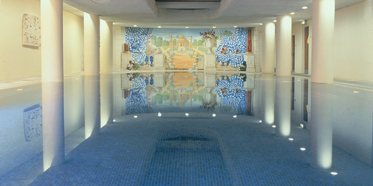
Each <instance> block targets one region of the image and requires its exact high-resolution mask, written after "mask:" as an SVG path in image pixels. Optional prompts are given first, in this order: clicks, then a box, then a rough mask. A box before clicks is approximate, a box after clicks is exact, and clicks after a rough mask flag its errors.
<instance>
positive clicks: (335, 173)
mask: <svg viewBox="0 0 373 186" xmlns="http://www.w3.org/2000/svg"><path fill="white" fill-rule="evenodd" d="M330 174H332V175H333V176H336V175H338V173H337V172H331V173H330Z"/></svg>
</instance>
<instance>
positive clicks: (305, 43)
mask: <svg viewBox="0 0 373 186" xmlns="http://www.w3.org/2000/svg"><path fill="white" fill-rule="evenodd" d="M309 41H310V37H309V27H308V26H307V27H305V28H304V73H305V74H308V51H309V48H308V46H309Z"/></svg>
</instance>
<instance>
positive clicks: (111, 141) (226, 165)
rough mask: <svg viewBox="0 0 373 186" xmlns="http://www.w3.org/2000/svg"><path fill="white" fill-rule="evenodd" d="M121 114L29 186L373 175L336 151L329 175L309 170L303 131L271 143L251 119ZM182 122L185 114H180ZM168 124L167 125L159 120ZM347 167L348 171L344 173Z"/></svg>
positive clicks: (302, 180) (282, 181)
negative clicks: (132, 115) (120, 119)
mask: <svg viewBox="0 0 373 186" xmlns="http://www.w3.org/2000/svg"><path fill="white" fill-rule="evenodd" d="M155 115H156V114H155V113H154V114H144V115H139V118H137V119H134V118H133V117H130V116H127V117H124V118H122V122H118V123H112V124H109V125H107V126H105V127H104V128H102V131H101V134H100V135H97V136H92V137H91V138H89V139H87V140H86V141H84V142H83V143H82V144H81V145H79V146H78V147H77V148H76V149H74V150H73V151H72V152H71V153H70V154H68V155H67V157H66V163H64V164H63V165H60V166H56V167H53V168H50V169H49V170H47V171H46V172H45V173H43V174H42V175H40V176H39V177H38V178H37V179H36V180H35V181H34V182H33V183H32V184H31V185H369V184H370V183H373V182H372V181H373V178H372V177H371V176H370V175H372V173H373V170H372V168H371V167H369V166H368V165H365V164H364V163H362V162H359V161H358V160H356V159H353V158H352V157H351V156H349V155H348V154H346V153H344V152H343V151H341V150H339V149H337V148H335V149H333V150H334V154H335V157H333V169H337V170H338V172H339V175H337V176H333V175H331V174H330V173H329V172H328V171H324V170H319V169H315V168H312V167H310V154H309V151H307V150H306V151H300V150H299V148H300V147H305V148H306V149H309V144H308V137H309V134H308V132H307V130H304V129H299V127H296V126H293V128H292V131H293V132H292V135H291V137H293V138H294V141H289V140H288V139H287V138H283V137H278V136H276V135H275V134H274V129H273V128H272V127H271V126H268V125H265V124H262V123H259V122H258V119H257V118H255V117H249V116H239V117H237V118H236V119H231V118H232V117H231V115H229V116H228V115H223V114H222V115H218V116H217V117H216V118H214V119H198V118H200V117H203V116H206V114H201V113H190V117H196V119H187V120H183V119H179V118H181V117H183V116H182V115H180V113H179V114H178V113H170V114H163V115H162V116H165V117H169V118H170V117H171V118H172V117H174V118H175V119H169V118H168V119H163V118H158V117H156V116H155ZM184 117H185V116H184ZM165 120H167V122H165ZM345 166H347V167H349V169H344V167H345Z"/></svg>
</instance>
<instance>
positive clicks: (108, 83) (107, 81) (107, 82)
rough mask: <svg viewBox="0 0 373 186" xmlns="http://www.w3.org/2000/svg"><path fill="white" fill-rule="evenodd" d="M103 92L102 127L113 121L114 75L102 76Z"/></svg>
mask: <svg viewBox="0 0 373 186" xmlns="http://www.w3.org/2000/svg"><path fill="white" fill-rule="evenodd" d="M100 89H101V90H100V92H101V127H103V126H105V125H106V124H108V123H110V122H112V121H113V110H114V106H113V102H114V101H113V100H114V98H113V95H114V92H113V77H112V75H107V74H105V75H101V76H100Z"/></svg>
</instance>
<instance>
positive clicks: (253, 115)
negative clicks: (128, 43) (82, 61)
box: [0, 72, 373, 185]
mask: <svg viewBox="0 0 373 186" xmlns="http://www.w3.org/2000/svg"><path fill="white" fill-rule="evenodd" d="M97 85H98V86H97ZM43 86H44V85H43ZM44 87H46V86H44ZM63 87H64V92H63V106H64V116H63V117H64V125H63V131H62V132H63V133H62V134H63V136H64V138H63V140H62V141H58V140H57V143H59V144H54V145H56V146H59V147H62V148H57V149H56V150H55V151H53V153H51V151H49V149H48V147H50V145H45V144H44V145H43V136H44V135H45V134H49V132H50V131H49V130H48V131H47V130H45V128H44V127H45V126H44V125H43V122H42V121H43V120H42V119H43V113H48V112H44V111H43V108H44V107H43V104H42V101H41V100H42V97H43V96H45V95H42V85H41V84H38V83H34V84H30V85H25V86H17V87H11V88H7V89H2V90H0V92H1V94H0V95H1V97H0V101H1V102H0V121H1V126H0V127H1V130H0V145H1V148H0V153H1V156H0V185H371V184H372V183H373V177H372V176H371V175H372V173H373V168H372V155H373V149H372V144H373V143H372V142H373V127H372V126H373V119H372V115H373V87H366V86H365V87H364V86H361V85H359V84H346V83H341V82H335V83H333V84H330V85H325V84H313V83H311V82H310V80H309V79H308V78H307V77H302V76H293V77H276V76H273V75H262V74H246V73H236V72H229V73H219V72H218V73H209V72H206V73H197V72H166V73H161V72H154V73H141V72H139V73H129V74H112V75H101V76H100V77H85V78H84V77H83V76H74V77H69V78H66V79H65V81H64V86H63ZM313 109H314V110H313ZM315 109H317V110H315ZM96 110H98V111H99V112H97V113H99V114H92V113H96ZM87 111H89V112H87ZM323 113H325V114H323ZM98 116H99V117H98ZM311 120H314V122H312V121H311ZM97 121H98V122H97ZM328 127H329V128H328ZM43 129H44V131H43ZM53 134H56V133H53ZM44 143H45V141H44ZM53 147H55V146H53ZM43 153H44V154H43ZM50 153H51V154H50ZM54 153H56V154H58V153H62V154H64V155H63V157H62V158H63V161H62V162H60V163H57V164H56V165H54V166H51V167H47V168H45V164H46V161H47V160H46V157H47V156H48V157H49V156H50V157H55V158H56V157H58V156H55V154H54ZM44 169H45V170H44ZM331 172H336V173H337V175H332V174H331Z"/></svg>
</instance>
